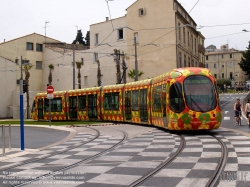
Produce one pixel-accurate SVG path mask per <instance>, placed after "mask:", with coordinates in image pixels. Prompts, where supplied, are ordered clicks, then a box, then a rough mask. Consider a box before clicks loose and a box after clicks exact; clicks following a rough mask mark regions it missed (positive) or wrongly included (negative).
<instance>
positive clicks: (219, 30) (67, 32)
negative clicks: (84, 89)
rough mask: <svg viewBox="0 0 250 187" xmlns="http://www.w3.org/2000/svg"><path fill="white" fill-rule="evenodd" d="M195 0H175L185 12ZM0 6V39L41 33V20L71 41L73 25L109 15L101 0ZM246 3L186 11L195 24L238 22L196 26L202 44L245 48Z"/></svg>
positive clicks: (116, 3) (122, 0)
mask: <svg viewBox="0 0 250 187" xmlns="http://www.w3.org/2000/svg"><path fill="white" fill-rule="evenodd" d="M135 1H136V0H113V1H110V2H109V6H110V11H111V17H112V18H117V17H121V16H124V15H125V14H126V8H127V7H128V6H130V5H131V4H132V3H134V2H135ZM145 1H146V0H145ZM155 1H156V2H157V0H155ZM197 1H198V0H179V2H180V3H181V4H182V5H183V7H184V8H185V9H186V10H187V12H189V11H190V10H191V9H192V8H193V6H194V5H195V4H196V3H197ZM0 7H1V10H0V42H3V41H4V39H5V40H6V41H8V40H11V39H14V38H18V37H21V36H24V35H28V34H31V33H34V32H36V33H39V34H42V35H44V34H45V28H44V27H45V21H49V23H48V24H47V36H48V37H51V38H54V39H57V40H60V41H62V42H67V43H72V41H73V40H74V39H75V36H76V30H77V28H78V29H82V32H83V35H85V34H86V31H88V30H89V25H91V24H94V23H98V22H102V21H105V17H107V16H109V12H108V7H107V3H106V1H105V0H1V2H0ZM249 7H250V1H249V0H237V1H236V0H199V1H198V3H197V5H196V6H195V7H194V8H193V9H192V11H191V13H190V15H191V16H192V18H193V19H194V21H195V22H196V24H197V27H200V26H214V25H229V24H238V25H231V26H224V27H219V26H217V27H203V28H202V29H200V30H199V31H201V32H202V34H203V35H204V36H205V37H206V40H205V47H206V46H208V45H211V44H213V45H215V46H216V47H217V48H220V46H221V45H223V44H227V43H228V44H229V47H230V48H235V49H239V50H245V49H246V47H247V46H248V41H250V32H243V31H242V30H243V29H246V30H249V31H250V24H243V23H250V11H249ZM239 24H241V25H239ZM76 26H77V27H76ZM236 33H237V34H236ZM225 35H228V36H225ZM222 36H223V37H222ZM213 37H216V38H213Z"/></svg>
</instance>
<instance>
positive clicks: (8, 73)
mask: <svg viewBox="0 0 250 187" xmlns="http://www.w3.org/2000/svg"><path fill="white" fill-rule="evenodd" d="M45 40H46V41H47V42H58V40H55V39H52V38H49V37H46V38H45V36H43V35H40V34H36V33H33V34H29V35H26V36H23V37H20V38H16V39H13V40H10V41H5V42H3V43H0V56H1V57H0V66H1V70H2V72H1V74H0V76H1V77H2V78H1V80H2V81H1V85H2V86H3V87H2V88H6V89H5V90H3V89H2V90H1V92H0V93H1V96H4V97H1V98H2V99H1V100H2V101H1V103H3V104H2V105H1V107H0V113H1V114H0V115H1V116H0V117H2V118H5V117H13V118H19V113H20V112H19V111H20V110H19V105H20V102H19V95H20V87H19V79H20V77H21V56H22V63H23V65H24V64H29V65H32V66H33V67H32V68H31V69H30V70H29V72H30V79H29V90H30V92H29V93H30V99H29V101H30V106H31V105H32V102H33V98H34V96H35V94H36V93H37V92H38V91H41V90H43V87H42V85H43V83H42V82H43V81H42V80H43V68H42V67H43V60H44V42H45ZM24 78H25V74H24V71H23V79H24ZM7 93H8V94H7ZM24 106H26V94H24ZM26 111H27V109H26V108H25V112H26Z"/></svg>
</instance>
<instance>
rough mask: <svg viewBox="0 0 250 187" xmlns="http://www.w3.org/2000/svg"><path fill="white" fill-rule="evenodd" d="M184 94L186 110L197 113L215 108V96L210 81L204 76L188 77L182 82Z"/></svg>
mask: <svg viewBox="0 0 250 187" xmlns="http://www.w3.org/2000/svg"><path fill="white" fill-rule="evenodd" d="M184 94H185V99H186V104H187V106H188V108H190V109H191V110H194V111H198V112H207V111H211V110H213V109H214V108H215V107H216V95H215V89H214V85H213V83H212V81H211V80H210V79H209V78H208V77H205V76H202V75H198V76H190V77H187V78H186V79H185V80H184Z"/></svg>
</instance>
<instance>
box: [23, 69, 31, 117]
mask: <svg viewBox="0 0 250 187" xmlns="http://www.w3.org/2000/svg"><path fill="white" fill-rule="evenodd" d="M32 67H33V65H32V64H27V65H24V66H23V70H24V73H25V83H26V85H27V92H26V99H27V119H29V118H30V110H29V109H30V102H29V99H30V94H29V78H30V72H29V70H30V69H31V68H32Z"/></svg>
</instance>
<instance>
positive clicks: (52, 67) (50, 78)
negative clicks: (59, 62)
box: [48, 64, 54, 85]
mask: <svg viewBox="0 0 250 187" xmlns="http://www.w3.org/2000/svg"><path fill="white" fill-rule="evenodd" d="M48 67H49V77H48V81H49V85H51V84H52V69H54V65H53V64H50V65H49V66H48Z"/></svg>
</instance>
